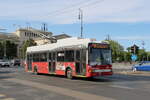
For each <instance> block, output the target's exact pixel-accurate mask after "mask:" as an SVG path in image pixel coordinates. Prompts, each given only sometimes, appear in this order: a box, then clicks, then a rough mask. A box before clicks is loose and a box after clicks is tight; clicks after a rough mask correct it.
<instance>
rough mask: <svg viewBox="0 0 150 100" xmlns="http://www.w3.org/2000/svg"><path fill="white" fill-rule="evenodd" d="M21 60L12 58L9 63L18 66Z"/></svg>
mask: <svg viewBox="0 0 150 100" xmlns="http://www.w3.org/2000/svg"><path fill="white" fill-rule="evenodd" d="M20 64H21V62H20V60H19V59H14V60H11V65H13V66H20Z"/></svg>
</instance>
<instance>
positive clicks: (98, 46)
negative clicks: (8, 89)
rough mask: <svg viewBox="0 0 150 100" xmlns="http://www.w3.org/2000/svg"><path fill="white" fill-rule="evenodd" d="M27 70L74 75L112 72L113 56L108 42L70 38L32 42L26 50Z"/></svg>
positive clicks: (100, 74) (83, 75) (102, 74)
mask: <svg viewBox="0 0 150 100" xmlns="http://www.w3.org/2000/svg"><path fill="white" fill-rule="evenodd" d="M26 54H27V56H26V67H25V69H26V71H32V72H34V73H37V74H38V73H45V74H56V75H65V76H67V78H72V77H97V76H108V75H112V74H113V72H112V59H111V58H112V57H111V49H110V45H109V44H108V43H107V42H98V41H92V40H91V39H80V38H67V39H61V40H58V41H57V42H56V43H51V44H45V45H40V46H32V47H28V48H27V52H26Z"/></svg>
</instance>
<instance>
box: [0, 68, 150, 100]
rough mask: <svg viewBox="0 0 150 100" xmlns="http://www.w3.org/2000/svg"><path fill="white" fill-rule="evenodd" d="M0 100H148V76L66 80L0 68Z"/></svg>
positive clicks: (149, 83)
mask: <svg viewBox="0 0 150 100" xmlns="http://www.w3.org/2000/svg"><path fill="white" fill-rule="evenodd" d="M0 100H150V76H144V75H142V76H140V75H123V74H114V75H113V76H111V77H101V78H98V79H95V80H88V79H82V78H76V79H73V80H69V79H66V78H65V77H62V76H52V75H34V74H32V73H27V72H24V69H23V68H20V67H19V68H17V67H16V68H15V67H12V68H0Z"/></svg>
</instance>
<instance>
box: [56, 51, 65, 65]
mask: <svg viewBox="0 0 150 100" xmlns="http://www.w3.org/2000/svg"><path fill="white" fill-rule="evenodd" d="M64 57H65V54H64V52H63V51H61V52H57V61H61V62H63V61H64Z"/></svg>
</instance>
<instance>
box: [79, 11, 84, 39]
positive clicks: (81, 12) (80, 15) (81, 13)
mask: <svg viewBox="0 0 150 100" xmlns="http://www.w3.org/2000/svg"><path fill="white" fill-rule="evenodd" d="M79 20H81V38H83V11H82V10H81V9H79Z"/></svg>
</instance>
